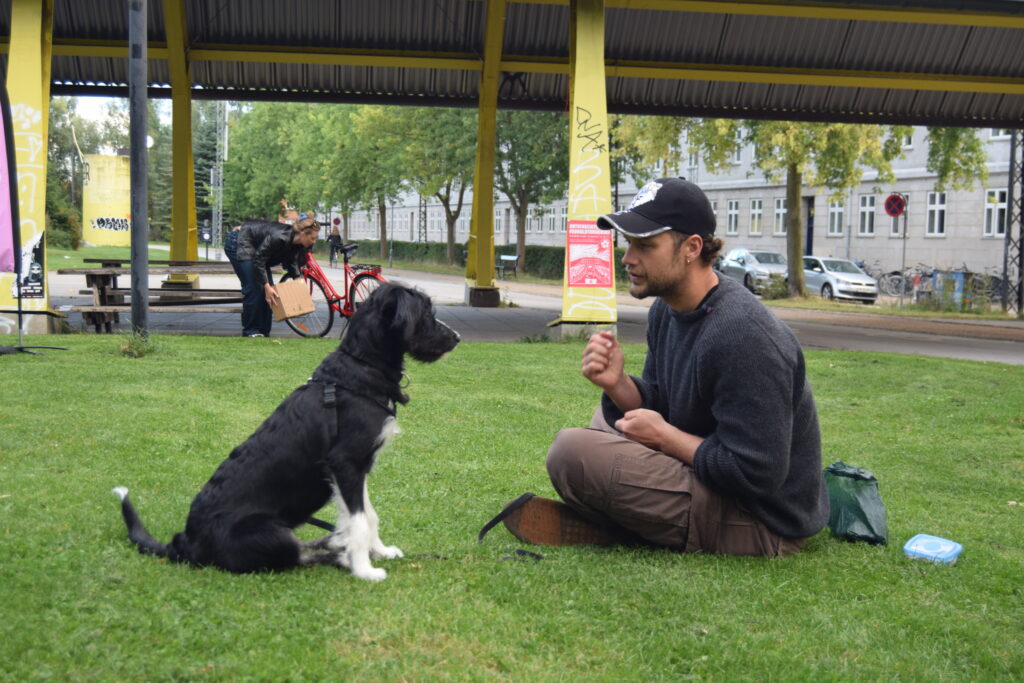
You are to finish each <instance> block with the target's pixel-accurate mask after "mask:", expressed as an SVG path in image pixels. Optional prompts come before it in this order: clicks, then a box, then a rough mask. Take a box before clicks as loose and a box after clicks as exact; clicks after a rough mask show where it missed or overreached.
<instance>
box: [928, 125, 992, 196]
mask: <svg viewBox="0 0 1024 683" xmlns="http://www.w3.org/2000/svg"><path fill="white" fill-rule="evenodd" d="M927 141H928V165H927V168H928V170H929V171H931V172H932V173H935V174H936V175H937V176H938V180H937V181H936V182H935V189H936V190H938V191H939V192H941V191H943V190H945V189H946V186H947V185H951V186H952V187H953V189H955V190H966V189H969V188H971V187H973V186H974V184H975V183H976V182H977V183H984V182H985V180H987V179H988V158H987V155H986V154H985V144H984V143H983V142H982V141H981V138H979V137H978V133H977V131H976V130H975V129H973V128H947V127H933V128H929V129H928V135H927Z"/></svg>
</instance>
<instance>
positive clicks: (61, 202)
mask: <svg viewBox="0 0 1024 683" xmlns="http://www.w3.org/2000/svg"><path fill="white" fill-rule="evenodd" d="M76 108H77V102H76V100H75V98H72V97H54V98H51V99H50V113H49V115H50V125H49V131H50V133H49V140H48V141H47V143H48V144H47V152H46V219H47V241H48V242H49V243H50V244H51V245H53V246H59V247H69V248H72V249H77V248H78V245H79V244H80V243H81V240H82V227H81V226H82V209H81V206H82V194H81V193H82V182H83V167H82V160H81V158H80V156H79V153H78V147H79V146H83V145H84V150H83V151H89V152H92V151H95V148H96V147H98V145H99V130H98V127H97V126H96V124H94V123H92V122H91V121H86V120H84V119H82V118H81V117H79V116H78V115H77V113H76ZM76 138H77V140H78V142H79V145H76V144H75V140H76Z"/></svg>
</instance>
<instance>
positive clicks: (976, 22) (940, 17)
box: [512, 0, 1024, 28]
mask: <svg viewBox="0 0 1024 683" xmlns="http://www.w3.org/2000/svg"><path fill="white" fill-rule="evenodd" d="M512 1H513V2H517V3H522V4H531V5H563V6H568V5H569V0H512ZM606 6H607V7H608V8H609V9H627V10H648V11H659V12H694V13H701V14H738V15H748V16H759V17H793V18H800V19H835V20H839V21H881V22H887V23H901V24H933V25H940V26H984V27H991V28H1024V15H1021V14H1012V13H1001V12H968V11H963V10H953V9H950V10H940V9H933V8H926V7H922V8H913V7H886V6H884V5H882V4H881V3H876V4H869V3H864V4H862V5H860V6H857V5H855V4H845V5H837V4H834V3H823V2H777V1H775V0H771V1H765V2H757V1H756V0H755V1H753V2H711V1H704V2H698V1H696V0H608V2H607V3H606Z"/></svg>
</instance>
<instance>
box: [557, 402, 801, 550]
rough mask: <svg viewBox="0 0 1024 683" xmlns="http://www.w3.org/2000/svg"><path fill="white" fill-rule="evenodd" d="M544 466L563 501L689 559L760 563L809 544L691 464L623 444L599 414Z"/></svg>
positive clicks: (560, 444)
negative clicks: (754, 559) (721, 490)
mask: <svg viewBox="0 0 1024 683" xmlns="http://www.w3.org/2000/svg"><path fill="white" fill-rule="evenodd" d="M547 466H548V474H549V475H550V476H551V482H552V483H553V484H554V487H555V490H556V491H558V494H559V495H560V496H561V497H562V500H564V501H565V502H566V503H568V504H569V505H571V506H572V507H573V508H575V509H576V510H578V511H579V512H580V513H582V514H583V515H585V516H587V517H588V518H589V519H592V520H593V521H595V522H598V523H601V524H604V525H609V526H611V527H612V528H613V529H614V528H617V529H619V530H623V531H625V532H626V533H625V534H623V535H624V537H625V538H628V537H629V536H632V537H633V539H634V540H636V541H645V542H648V543H654V544H655V545H661V546H667V547H670V548H675V549H676V550H680V551H683V552H687V553H692V552H709V553H722V554H726V555H763V556H780V555H790V554H793V553H796V552H798V551H799V550H800V548H801V547H803V544H804V541H805V540H806V539H788V538H783V537H782V536H779V535H778V534H776V533H774V532H772V531H771V530H769V529H768V528H767V527H766V526H765V525H764V524H762V523H761V522H759V521H758V520H757V519H755V518H754V517H752V516H751V515H750V514H749V513H747V512H746V511H745V510H744V509H743V508H742V507H741V506H740V505H739V504H738V503H736V502H735V501H733V500H731V499H729V498H723V497H722V496H719V495H718V494H716V493H714V492H712V491H711V490H710V489H708V488H707V487H706V486H705V485H704V484H702V483H701V482H700V481H699V480H698V479H697V476H696V474H695V473H694V471H693V468H692V467H690V466H689V465H687V464H685V463H683V462H681V461H679V460H677V459H676V458H673V457H671V456H669V455H665V454H664V453H661V452H659V451H654V450H651V449H650V448H648V447H647V446H644V445H643V444H640V443H637V442H635V441H630V440H629V439H626V438H625V437H623V436H622V435H621V434H620V433H619V432H617V431H615V430H614V429H613V428H611V427H609V426H608V425H607V424H606V423H605V421H604V418H603V417H602V415H601V411H600V410H598V412H597V413H596V414H595V416H594V421H593V422H592V423H591V426H590V428H589V429H563V430H562V431H560V432H559V433H558V435H557V436H556V437H555V441H554V443H552V444H551V449H550V450H549V451H548V460H547Z"/></svg>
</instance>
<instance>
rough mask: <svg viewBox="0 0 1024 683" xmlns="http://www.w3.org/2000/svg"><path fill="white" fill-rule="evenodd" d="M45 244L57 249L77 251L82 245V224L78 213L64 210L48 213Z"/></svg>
mask: <svg viewBox="0 0 1024 683" xmlns="http://www.w3.org/2000/svg"><path fill="white" fill-rule="evenodd" d="M46 243H47V245H48V246H50V247H56V248H58V249H78V248H79V247H80V246H81V245H82V224H81V222H80V221H79V218H78V212H77V211H73V210H64V209H52V210H50V211H48V212H47V213H46Z"/></svg>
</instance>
